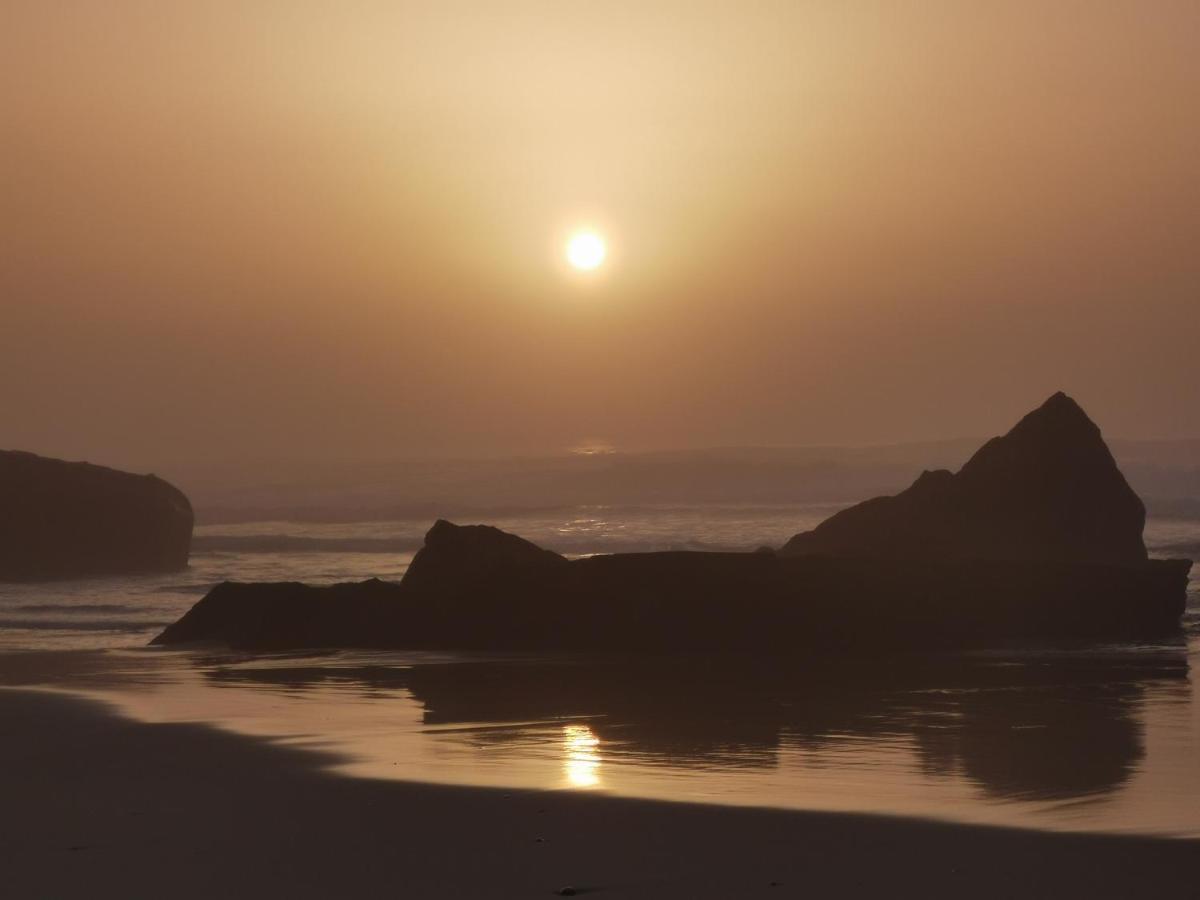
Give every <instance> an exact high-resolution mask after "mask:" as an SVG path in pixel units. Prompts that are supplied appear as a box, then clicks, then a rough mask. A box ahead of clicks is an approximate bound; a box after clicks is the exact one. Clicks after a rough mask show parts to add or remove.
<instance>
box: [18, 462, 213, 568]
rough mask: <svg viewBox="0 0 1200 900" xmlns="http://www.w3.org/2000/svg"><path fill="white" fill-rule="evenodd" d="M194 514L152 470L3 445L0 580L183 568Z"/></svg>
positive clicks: (184, 498)
mask: <svg viewBox="0 0 1200 900" xmlns="http://www.w3.org/2000/svg"><path fill="white" fill-rule="evenodd" d="M192 522H193V516H192V506H191V504H190V503H189V502H188V499H187V497H186V496H184V494H183V493H182V492H181V491H180V490H178V489H177V488H175V487H174V486H172V485H170V484H168V483H167V482H165V481H163V480H162V479H160V478H156V477H155V476H153V475H133V474H130V473H128V472H119V471H117V470H115V469H107V468H104V467H103V466H94V465H90V464H88V463H74V462H64V461H62V460H57V459H47V458H45V457H41V456H36V455H34V454H32V453H23V452H20V451H11V450H10V451H0V580H9V581H24V580H33V579H50V578H77V577H83V576H88V575H115V574H132V573H139V572H166V571H172V570H175V569H182V568H184V567H186V566H187V562H188V553H189V550H190V547H191V540H192Z"/></svg>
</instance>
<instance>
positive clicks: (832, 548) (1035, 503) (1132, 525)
mask: <svg viewBox="0 0 1200 900" xmlns="http://www.w3.org/2000/svg"><path fill="white" fill-rule="evenodd" d="M1145 519H1146V510H1145V507H1144V506H1143V505H1142V501H1141V500H1140V499H1138V496H1137V494H1135V493H1134V492H1133V489H1132V488H1130V487H1129V485H1128V484H1127V483H1126V482H1125V478H1124V476H1123V475H1122V474H1121V472H1120V470H1119V469H1118V468H1117V464H1116V462H1115V461H1114V460H1113V457H1112V454H1111V453H1110V452H1109V450H1108V447H1107V446H1106V445H1105V443H1104V439H1103V438H1102V437H1101V436H1100V429H1099V428H1097V427H1096V425H1095V424H1094V423H1093V422H1092V421H1091V419H1089V418H1088V417H1087V414H1086V413H1084V411H1083V410H1082V409H1080V408H1079V405H1078V404H1077V403H1075V401H1074V400H1072V399H1071V398H1070V397H1068V396H1067V395H1066V394H1063V393H1058V394H1055V395H1054V396H1053V397H1051V398H1050V399H1049V400H1047V401H1046V402H1045V403H1044V404H1043V405H1042V406H1040V407H1039V408H1038V409H1036V410H1034V411H1033V412H1031V413H1030V414H1029V415H1027V416H1026V417H1025V418H1023V419H1022V420H1021V421H1020V422H1018V423H1017V425H1016V426H1015V427H1014V428H1013V429H1012V431H1010V432H1009V433H1008V434H1006V435H1004V436H1003V437H997V438H992V440H990V441H988V442H987V443H986V444H984V445H983V447H981V448H980V449H979V451H978V452H977V453H976V454H975V455H974V456H972V457H971V459H970V460H969V461H968V462H967V464H966V465H965V466H963V467H962V469H960V470H959V471H958V473H957V474H955V473H951V472H947V471H945V470H939V471H935V472H925V473H923V474H922V475H921V477H920V478H918V479H917V480H916V482H914V483H913V485H912V487H910V488H909V489H908V490H906V491H904V492H902V493H900V494H897V495H896V496H894V497H876V498H875V499H873V500H867V501H866V502H864V503H859V504H858V505H857V506H852V507H850V508H849V509H845V510H842V511H841V512H839V513H837V514H836V515H834V516H832V517H830V518H829V519H827V520H826V521H824V522H822V523H821V524H820V525H818V526H817V527H816V528H815V529H813V530H812V531H809V532H805V533H803V534H798V535H796V536H795V537H794V538H792V539H791V540H790V541H788V542H787V544H785V545H784V547H783V548H782V550H780V553H782V554H783V555H785V556H800V555H814V554H827V555H836V556H855V557H899V558H904V559H930V558H932V559H1012V560H1016V559H1042V560H1075V561H1090V562H1100V563H1136V562H1141V561H1143V560H1145V559H1146V547H1145V545H1144V544H1143V543H1142V527H1143V525H1144V524H1145Z"/></svg>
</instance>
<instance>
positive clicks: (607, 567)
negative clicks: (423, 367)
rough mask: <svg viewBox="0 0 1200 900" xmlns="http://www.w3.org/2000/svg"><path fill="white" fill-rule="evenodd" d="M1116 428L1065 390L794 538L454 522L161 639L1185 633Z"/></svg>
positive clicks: (631, 646)
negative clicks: (605, 545)
mask: <svg viewBox="0 0 1200 900" xmlns="http://www.w3.org/2000/svg"><path fill="white" fill-rule="evenodd" d="M1144 518H1145V512H1144V509H1143V507H1142V504H1141V501H1140V500H1139V499H1138V497H1137V495H1136V494H1134V493H1133V491H1132V490H1131V489H1130V488H1129V486H1128V485H1127V484H1126V482H1125V479H1124V478H1123V476H1122V475H1121V473H1120V471H1119V470H1118V469H1117V467H1116V464H1115V463H1114V462H1113V460H1112V456H1111V454H1110V453H1109V452H1108V448H1107V446H1105V444H1104V441H1103V439H1102V438H1101V436H1100V432H1099V429H1097V428H1096V426H1095V425H1094V424H1093V423H1092V422H1091V421H1090V420H1089V419H1088V418H1087V416H1086V415H1085V414H1084V413H1083V411H1082V410H1081V409H1080V408H1079V407H1078V405H1077V404H1075V403H1074V401H1072V400H1071V399H1070V398H1068V397H1066V396H1065V395H1063V394H1056V395H1054V396H1053V397H1051V398H1050V400H1048V401H1047V402H1046V403H1045V404H1043V406H1041V407H1040V408H1039V409H1037V410H1035V411H1034V412H1033V413H1031V414H1030V415H1028V416H1026V417H1025V419H1023V420H1022V421H1021V422H1020V423H1019V424H1018V425H1017V426H1016V427H1015V428H1013V429H1012V431H1010V432H1009V433H1008V434H1007V435H1005V436H1004V437H1002V438H996V439H994V440H992V441H989V442H988V443H987V444H986V445H985V446H984V447H983V448H982V449H981V450H980V451H979V452H978V453H976V454H975V456H974V457H972V459H971V460H970V462H968V463H967V465H965V466H964V467H963V468H962V470H960V471H959V472H958V473H957V474H951V473H949V472H940V473H926V474H925V475H923V476H922V477H921V478H920V479H918V481H917V483H916V484H915V485H914V486H913V487H912V488H909V490H907V491H905V492H904V493H902V494H900V495H897V496H896V497H891V498H880V499H876V500H871V501H867V502H866V503H863V504H859V505H858V506H856V507H852V508H850V509H848V510H846V511H844V512H842V513H839V514H837V515H835V516H834V517H832V518H831V519H829V520H828V521H827V522H825V523H823V524H822V525H821V526H818V528H816V529H815V530H814V531H812V532H809V533H806V534H802V535H798V536H796V537H795V538H793V539H792V540H790V541H789V542H788V544H787V545H786V546H785V547H784V549H783V550H781V551H780V552H778V553H771V552H766V553H764V552H754V553H711V552H698V553H691V552H666V553H618V554H612V555H607V556H592V557H586V558H582V559H576V560H567V559H565V558H563V557H561V556H559V555H558V554H555V553H552V552H549V551H547V550H543V549H541V548H539V547H537V546H535V545H533V544H531V543H529V542H528V541H525V540H523V539H521V538H519V537H517V536H515V535H511V534H506V533H505V532H503V531H500V530H499V529H496V528H491V527H487V526H458V525H454V524H452V523H450V522H445V521H439V522H437V523H436V524H435V525H434V526H433V528H431V529H430V531H429V533H428V535H427V536H426V542H425V546H424V547H423V548H422V549H421V550H420V551H419V552H418V553H417V556H416V558H415V559H414V560H413V563H412V565H411V567H410V568H409V571H408V574H407V575H406V576H405V578H404V579H403V581H402V582H401V583H400V584H384V583H382V582H375V581H372V582H364V583H362V584H358V585H354V584H343V585H335V586H333V587H328V588H314V587H308V586H305V585H299V584H259V585H255V584H232V583H226V584H222V585H218V586H217V587H216V588H214V589H213V590H212V591H211V592H210V593H209V594H208V595H207V596H206V597H205V598H204V599H202V600H201V601H200V602H199V603H198V604H196V606H195V607H193V608H192V610H190V611H189V612H188V613H187V614H186V615H184V616H183V617H182V618H181V619H180V620H179V621H178V622H176V623H175V624H173V625H171V626H170V627H169V628H167V629H166V630H165V631H164V632H163V633H162V634H161V635H159V636H158V638H156V639H155V640H156V642H157V643H161V644H175V643H181V642H187V641H198V640H215V641H224V642H227V643H231V644H233V645H235V646H240V647H247V648H252V647H258V648H289V647H322V646H363V647H412V648H416V647H427V648H463V649H467V648H471V649H512V650H517V649H522V650H523V649H538V650H545V649H622V650H626V649H628V650H648V651H655V652H662V651H671V650H755V651H758V650H767V651H771V652H774V653H782V654H789V653H796V652H804V653H812V652H833V653H839V652H854V651H869V652H877V651H878V650H880V649H892V648H900V649H903V648H917V647H921V648H927V647H965V646H979V645H985V644H989V643H996V642H1002V641H1009V640H1018V639H1029V638H1034V639H1090V638H1097V639H1099V638H1104V639H1112V638H1130V637H1142V636H1150V635H1163V634H1168V633H1171V632H1175V631H1178V628H1179V620H1180V617H1181V616H1182V614H1183V609H1184V603H1185V595H1186V588H1187V575H1188V571H1189V569H1190V568H1191V561H1190V560H1150V559H1147V557H1146V549H1145V546H1144V544H1143V543H1142V526H1143V524H1144Z"/></svg>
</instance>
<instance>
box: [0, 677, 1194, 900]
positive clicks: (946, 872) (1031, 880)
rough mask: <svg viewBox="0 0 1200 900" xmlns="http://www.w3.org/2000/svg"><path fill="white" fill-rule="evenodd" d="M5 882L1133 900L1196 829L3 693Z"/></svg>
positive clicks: (422, 893)
mask: <svg viewBox="0 0 1200 900" xmlns="http://www.w3.org/2000/svg"><path fill="white" fill-rule="evenodd" d="M0 723H2V724H0V728H2V729H3V740H0V771H2V772H3V773H4V774H3V779H4V784H3V788H2V796H3V797H4V800H5V811H6V815H5V816H4V817H3V819H2V821H0V866H2V867H3V871H4V872H5V885H6V889H7V890H6V893H7V894H8V895H10V896H14V897H26V896H53V897H74V896H106V895H111V896H121V897H139V896H145V897H156V896H163V895H164V894H165V895H169V896H173V897H184V898H187V897H197V898H199V897H214V896H222V897H257V896H263V895H266V896H276V895H278V896H289V897H329V896H347V897H353V896H368V895H371V896H373V895H376V894H379V893H383V892H385V891H386V892H387V893H390V894H394V895H398V896H402V897H415V898H424V897H430V898H433V897H488V898H493V897H497V898H502V897H538V896H554V895H555V892H556V891H558V890H560V889H561V888H563V887H565V886H568V885H570V886H572V887H574V888H575V889H576V890H577V891H578V892H579V894H580V895H584V894H589V895H590V894H592V893H594V894H596V895H597V896H613V897H641V896H645V897H651V896H653V897H693V898H705V897H713V898H717V897H721V898H731V897H742V896H756V895H760V894H761V895H764V896H775V897H780V896H797V897H799V896H802V895H804V896H811V895H812V894H813V893H814V892H816V894H817V895H818V896H836V895H846V894H860V895H865V894H875V893H884V892H886V893H888V894H890V895H892V896H897V895H899V896H921V897H931V896H932V897H940V896H945V897H950V896H962V895H963V894H964V893H970V894H971V895H972V896H975V897H1012V896H1024V897H1064V896H1081V895H1085V894H1086V895H1088V896H1091V897H1130V896H1135V895H1148V894H1150V893H1152V892H1154V891H1164V892H1170V893H1171V894H1172V895H1180V894H1181V893H1182V892H1184V891H1185V889H1186V890H1190V889H1191V888H1192V887H1193V882H1194V878H1193V873H1194V871H1195V867H1196V865H1197V864H1200V842H1198V841H1193V840H1186V839H1178V838H1153V837H1134V836H1130V837H1126V836H1119V835H1092V834H1087V835H1084V834H1072V833H1059V832H1037V831H1022V830H1017V829H1007V828H997V827H988V826H966V825H955V824H947V823H941V822H934V821H925V820H909V819H898V818H889V817H883V816H870V815H855V814H844V813H810V812H794V811H786V810H771V809H761V808H747V807H722V806H699V805H689V804H683V803H666V802H660V801H651V800H637V799H628V798H620V797H613V796H604V795H594V794H585V793H576V792H557V791H550V792H540V791H528V790H500V789H493V788H466V787H450V786H441V785H431V784H422V783H416V782H393V781H372V780H368V779H358V778H352V777H348V776H345V775H340V774H336V773H332V772H330V771H328V767H329V766H330V765H331V764H332V763H335V762H337V761H338V760H337V758H335V757H334V756H332V755H330V754H322V753H319V752H315V751H312V750H298V749H294V748H286V747H282V746H279V745H278V744H275V743H272V742H270V741H266V740H261V739H255V738H250V737H245V736H242V735H237V734H232V733H229V732H224V731H221V730H218V729H216V728H213V727H211V726H206V725H193V724H186V725H184V724H146V723H140V722H135V721H132V720H129V719H124V718H121V717H119V716H118V715H117V714H115V712H113V711H112V710H110V709H109V708H107V707H106V706H105V705H104V704H102V703H100V702H98V701H92V700H87V699H83V698H79V697H75V696H69V695H67V694H64V693H58V692H50V691H41V690H36V689H22V688H16V687H12V688H6V689H4V690H0Z"/></svg>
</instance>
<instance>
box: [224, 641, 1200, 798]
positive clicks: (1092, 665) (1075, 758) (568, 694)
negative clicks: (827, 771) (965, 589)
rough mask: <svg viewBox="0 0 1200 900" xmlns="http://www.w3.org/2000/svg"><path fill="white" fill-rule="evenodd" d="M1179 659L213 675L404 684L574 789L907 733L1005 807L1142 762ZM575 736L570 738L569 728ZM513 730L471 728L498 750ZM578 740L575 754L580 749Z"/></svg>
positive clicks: (924, 758) (511, 665)
mask: <svg viewBox="0 0 1200 900" xmlns="http://www.w3.org/2000/svg"><path fill="white" fill-rule="evenodd" d="M1186 675H1187V666H1186V661H1185V659H1184V658H1183V656H1182V654H1180V655H1179V656H1178V657H1175V656H1169V657H1166V658H1161V657H1160V658H1158V659H1156V660H1154V661H1152V662H1139V663H1137V664H1130V663H1128V662H1119V661H1113V660H1106V659H1097V658H1089V659H1079V658H1073V657H1070V656H1057V657H1054V656H1045V657H1042V658H1040V659H1026V660H1023V661H1020V662H1019V663H1017V664H1012V661H1011V660H1008V661H1004V660H999V659H990V658H987V659H985V658H969V659H968V658H944V659H940V660H937V661H936V662H924V663H921V664H912V663H911V662H909V663H905V662H894V661H893V662H890V663H881V664H880V665H878V666H877V667H870V668H863V667H861V666H857V667H852V666H845V665H829V666H804V667H787V666H781V665H777V664H765V663H762V662H761V661H756V660H752V659H748V658H744V657H730V658H714V659H708V660H701V659H697V658H682V659H674V660H670V661H662V660H659V661H655V662H653V663H650V662H646V661H644V660H636V661H635V660H630V659H627V658H623V659H619V660H614V659H604V660H590V661H584V662H581V661H578V660H576V661H567V662H539V661H504V662H485V663H463V664H453V665H427V666H417V667H415V668H412V669H391V668H386V667H363V668H358V669H333V668H330V669H323V668H298V669H297V668H292V669H289V668H253V667H250V668H243V667H237V668H233V667H229V668H218V669H215V670H213V671H212V673H211V676H210V677H212V678H213V679H215V680H217V681H219V682H228V683H234V684H236V683H241V682H246V681H252V682H266V683H271V684H276V685H278V684H288V685H291V686H293V687H295V688H297V689H304V688H305V687H307V686H314V685H317V684H320V683H323V682H327V681H330V680H338V681H342V682H345V681H350V682H351V683H355V684H359V685H361V686H362V689H363V690H364V691H366V692H373V691H377V690H379V689H381V688H404V689H407V690H408V691H410V692H411V693H412V695H413V696H414V697H415V698H416V699H417V700H418V701H420V702H421V703H422V704H423V705H424V707H425V721H426V722H427V723H428V724H437V725H451V724H463V723H472V724H477V723H528V722H538V721H546V720H550V721H556V722H561V723H563V727H565V728H566V729H568V730H567V731H564V733H563V741H564V747H566V758H567V759H568V761H569V762H570V763H571V766H572V767H571V768H570V769H569V771H568V772H567V773H566V774H567V779H568V781H570V782H571V783H575V784H577V785H579V786H588V783H594V782H591V779H593V778H594V777H595V775H596V772H597V767H598V763H599V762H600V760H601V759H602V758H603V756H604V754H605V752H606V751H608V752H611V751H613V750H617V751H619V752H620V754H621V755H622V756H625V757H628V758H631V759H636V760H637V761H640V762H642V763H648V764H653V765H662V766H677V767H685V768H686V767H705V766H722V767H743V768H769V767H772V766H774V765H776V764H777V762H778V757H779V751H780V749H781V748H782V747H783V746H785V745H786V746H794V747H799V748H803V749H806V750H810V751H822V750H836V749H837V748H838V746H839V745H840V743H841V742H843V741H846V740H854V741H861V740H864V739H866V740H870V739H880V740H884V739H895V738H900V739H911V740H912V741H913V742H914V745H915V747H916V749H917V752H918V755H919V757H920V761H921V764H922V765H923V767H924V768H925V769H926V771H928V772H929V773H931V774H937V775H951V774H961V775H962V776H964V777H965V778H967V779H968V780H970V781H971V782H973V783H974V784H976V785H978V786H979V787H980V788H981V789H983V790H984V791H986V792H987V793H989V794H991V795H993V796H996V797H1003V798H1009V799H1067V798H1081V797H1085V796H1090V795H1100V794H1103V793H1106V792H1109V791H1112V790H1115V789H1116V788H1118V787H1120V786H1121V785H1122V784H1123V783H1124V782H1125V781H1126V780H1127V779H1128V777H1129V775H1130V774H1131V772H1132V771H1133V770H1134V768H1135V767H1136V765H1137V763H1138V762H1139V760H1141V758H1142V756H1143V755H1144V747H1143V739H1142V725H1141V722H1140V720H1139V718H1138V716H1139V711H1138V703H1139V701H1140V700H1141V698H1142V697H1143V695H1144V692H1145V690H1146V689H1147V688H1148V687H1154V688H1156V689H1162V688H1164V687H1173V688H1177V689H1178V690H1180V691H1187V690H1188V685H1187V680H1186ZM571 729H574V730H571ZM522 734H523V729H522V728H520V727H514V728H496V729H487V730H486V731H485V732H482V733H481V732H480V731H472V733H471V738H470V739H471V740H472V741H476V742H479V741H482V742H485V743H490V744H493V745H495V744H500V743H504V742H508V741H516V740H520V739H521V738H522ZM585 743H586V746H585Z"/></svg>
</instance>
